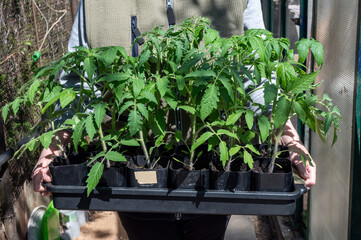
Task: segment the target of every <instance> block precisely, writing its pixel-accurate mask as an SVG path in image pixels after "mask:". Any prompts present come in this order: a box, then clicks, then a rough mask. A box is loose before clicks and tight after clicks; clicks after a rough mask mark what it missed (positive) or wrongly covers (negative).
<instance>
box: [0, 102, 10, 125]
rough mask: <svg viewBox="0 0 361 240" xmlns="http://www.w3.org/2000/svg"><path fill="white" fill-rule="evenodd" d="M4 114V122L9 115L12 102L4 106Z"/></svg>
mask: <svg viewBox="0 0 361 240" xmlns="http://www.w3.org/2000/svg"><path fill="white" fill-rule="evenodd" d="M1 110H2V116H3V119H4V122H6V118H7V117H8V114H9V110H10V103H7V104H6V105H5V106H3V107H2V109H1Z"/></svg>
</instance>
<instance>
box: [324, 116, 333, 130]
mask: <svg viewBox="0 0 361 240" xmlns="http://www.w3.org/2000/svg"><path fill="white" fill-rule="evenodd" d="M332 121H333V117H332V114H331V112H328V113H327V115H326V119H325V125H324V126H323V131H324V133H325V134H326V135H327V132H328V130H329V129H330V127H331V124H332Z"/></svg>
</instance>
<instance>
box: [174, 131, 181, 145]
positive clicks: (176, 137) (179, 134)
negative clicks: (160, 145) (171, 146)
mask: <svg viewBox="0 0 361 240" xmlns="http://www.w3.org/2000/svg"><path fill="white" fill-rule="evenodd" d="M182 137H183V135H182V131H180V130H176V131H175V139H176V141H177V142H180V141H181V140H182Z"/></svg>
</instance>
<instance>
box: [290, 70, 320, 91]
mask: <svg viewBox="0 0 361 240" xmlns="http://www.w3.org/2000/svg"><path fill="white" fill-rule="evenodd" d="M317 74H318V71H317V72H313V73H309V74H307V75H304V76H302V77H301V78H296V79H295V80H294V81H293V83H292V87H291V89H289V91H291V92H292V93H294V94H298V93H302V92H304V91H306V90H308V89H309V88H310V86H311V84H313V83H314V82H315V79H316V76H317Z"/></svg>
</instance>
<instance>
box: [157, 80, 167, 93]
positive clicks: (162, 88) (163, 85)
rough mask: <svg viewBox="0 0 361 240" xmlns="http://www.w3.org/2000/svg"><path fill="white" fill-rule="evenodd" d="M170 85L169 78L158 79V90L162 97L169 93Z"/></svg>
mask: <svg viewBox="0 0 361 240" xmlns="http://www.w3.org/2000/svg"><path fill="white" fill-rule="evenodd" d="M168 84H169V80H168V78H166V77H162V78H157V88H158V91H159V93H160V96H161V97H164V95H165V94H166V92H167V91H168V89H169V88H168Z"/></svg>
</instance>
